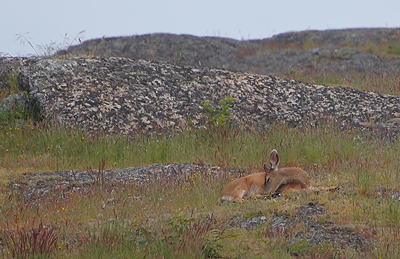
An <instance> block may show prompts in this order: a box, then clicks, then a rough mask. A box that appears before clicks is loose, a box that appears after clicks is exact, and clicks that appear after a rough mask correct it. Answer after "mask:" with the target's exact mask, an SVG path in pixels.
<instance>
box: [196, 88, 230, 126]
mask: <svg viewBox="0 0 400 259" xmlns="http://www.w3.org/2000/svg"><path fill="white" fill-rule="evenodd" d="M234 101H235V98H232V97H231V96H229V95H228V96H227V97H226V98H224V99H223V100H220V101H218V104H219V106H220V108H216V106H218V105H216V104H215V103H214V102H211V101H204V102H203V104H202V106H203V107H204V109H205V110H206V113H204V116H206V117H207V118H208V119H209V121H210V122H211V123H212V125H214V126H217V125H222V126H223V125H226V124H227V122H228V121H229V116H230V115H231V112H230V110H229V109H230V108H231V105H232V103H233V102H234Z"/></svg>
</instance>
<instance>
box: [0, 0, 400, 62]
mask: <svg viewBox="0 0 400 259" xmlns="http://www.w3.org/2000/svg"><path fill="white" fill-rule="evenodd" d="M360 27H361V28H370V27H388V28H393V27H400V1H399V0H375V1H372V0H274V1H272V0H246V1H244V0H243V1H237V0H201V1H191V0H141V1H139V0H113V1H110V0H98V1H95V0H68V1H66V0H2V5H1V9H0V56H5V55H9V56H27V55H33V54H35V51H36V52H38V53H39V54H41V53H42V50H41V48H40V47H38V46H37V45H42V46H44V47H45V48H46V46H50V44H51V43H52V42H53V43H55V45H57V46H56V47H58V48H60V47H67V46H68V45H69V44H70V43H71V41H72V40H73V39H74V38H75V37H77V38H80V39H82V40H89V39H94V38H101V37H103V36H105V37H114V36H129V35H140V34H147V33H157V32H163V33H175V34H192V35H197V36H219V37H228V38H234V39H239V40H240V39H245V40H247V39H262V38H268V37H271V36H273V35H275V34H279V33H283V32H288V31H302V30H326V29H342V28H360ZM81 31H84V33H80V32H81ZM18 35H19V36H18ZM21 40H22V43H25V46H24V45H23V44H22V43H21ZM29 43H31V44H32V45H33V47H34V48H32V47H31V46H30V45H29ZM78 43H79V42H78V41H75V42H73V45H76V44H78Z"/></svg>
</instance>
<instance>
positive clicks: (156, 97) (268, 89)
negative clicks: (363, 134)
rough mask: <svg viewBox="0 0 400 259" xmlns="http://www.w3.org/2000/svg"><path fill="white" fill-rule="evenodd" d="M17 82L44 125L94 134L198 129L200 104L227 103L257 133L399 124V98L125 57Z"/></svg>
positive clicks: (40, 66) (47, 69)
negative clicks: (322, 125) (270, 128)
mask: <svg viewBox="0 0 400 259" xmlns="http://www.w3.org/2000/svg"><path fill="white" fill-rule="evenodd" d="M19 79H20V82H21V84H22V85H23V87H24V88H25V89H26V90H27V91H28V92H29V93H30V96H31V98H33V99H35V100H36V101H37V103H38V104H39V106H40V108H41V110H42V114H43V116H44V119H45V120H48V121H52V122H59V123H62V124H66V125H70V124H76V125H81V126H83V127H84V128H85V129H86V130H88V131H90V132H92V133H96V132H105V133H107V134H125V135H134V133H135V132H136V131H138V130H160V129H164V128H169V127H177V126H183V125H186V124H187V123H188V121H190V122H191V123H193V124H195V125H199V124H201V122H202V121H203V120H204V113H205V112H207V111H206V110H205V108H204V107H203V105H202V104H204V102H205V101H211V102H213V103H218V101H220V100H223V99H224V98H226V97H227V96H231V97H232V98H234V99H235V102H233V103H232V105H231V108H230V109H231V119H232V121H233V122H237V123H240V124H247V125H253V126H257V127H261V128H263V127H266V126H267V125H269V124H270V123H271V122H282V123H286V124H289V125H291V126H299V125H316V124H317V123H318V122H319V121H320V120H321V119H325V120H326V119H327V120H331V121H333V122H337V123H340V124H341V125H343V126H355V127H366V126H368V127H370V126H376V125H380V124H382V123H386V124H385V125H389V126H390V130H392V129H398V123H397V122H398V118H400V98H399V97H396V96H391V95H387V94H379V93H373V92H366V91H361V90H356V89H353V88H345V87H330V86H320V85H310V84H304V83H300V82H297V81H294V80H289V79H284V78H278V77H273V76H263V75H251V74H245V73H234V72H229V71H224V70H217V69H208V68H195V67H190V66H175V65H171V64H169V63H163V62H150V61H144V60H131V59H127V58H116V57H114V58H67V59H43V60H40V61H38V62H36V63H35V64H33V65H31V66H29V67H28V68H26V69H25V70H24V71H22V72H21V73H20V77H19ZM387 123H389V124H387ZM390 123H391V124H390Z"/></svg>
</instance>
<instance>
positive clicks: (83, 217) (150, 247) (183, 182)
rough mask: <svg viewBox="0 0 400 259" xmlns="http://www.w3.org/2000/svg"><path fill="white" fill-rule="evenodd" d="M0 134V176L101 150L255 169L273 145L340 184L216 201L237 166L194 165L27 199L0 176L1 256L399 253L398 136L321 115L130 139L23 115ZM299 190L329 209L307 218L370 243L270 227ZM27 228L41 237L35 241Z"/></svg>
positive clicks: (125, 161) (121, 160)
mask: <svg viewBox="0 0 400 259" xmlns="http://www.w3.org/2000/svg"><path fill="white" fill-rule="evenodd" d="M7 133H8V134H7ZM0 140H1V143H2V147H1V150H0V152H1V153H2V157H5V158H6V159H3V160H1V162H0V165H1V168H2V169H1V170H2V171H3V172H4V174H3V176H2V179H3V180H4V181H5V182H7V181H8V180H10V179H12V178H13V177H14V176H15V175H17V174H18V173H19V172H21V171H24V169H28V170H29V171H36V172H38V171H43V170H45V169H46V170H64V169H85V168H88V167H89V166H92V167H93V168H96V167H97V165H99V164H100V163H101V159H103V158H104V157H107V164H108V165H109V166H108V167H111V168H113V167H128V166H135V165H143V164H150V163H154V162H187V163H191V162H192V161H197V162H205V163H207V164H211V165H220V166H223V167H230V168H238V169H239V168H248V172H254V171H257V170H259V169H260V168H261V165H262V163H263V162H264V161H265V160H266V158H267V156H268V154H269V152H270V150H271V149H272V148H276V149H278V150H279V152H280V154H281V157H282V164H283V165H290V166H298V167H302V168H304V169H305V170H307V171H308V172H309V173H310V175H311V177H312V178H313V180H315V181H316V182H317V184H321V185H340V186H341V190H340V191H339V192H337V193H330V192H328V193H320V194H315V193H296V194H290V195H286V196H283V197H279V198H276V199H271V198H267V199H259V200H251V201H246V202H243V203H240V204H227V205H224V206H219V205H217V203H216V201H217V197H218V195H219V192H220V190H221V189H222V188H223V186H224V185H225V184H226V183H227V182H229V181H230V179H231V178H235V177H237V176H238V174H234V175H224V174H208V173H205V172H201V171H200V172H193V173H192V174H191V175H181V176H180V177H178V178H176V179H173V180H171V179H167V178H161V179H159V180H150V181H147V182H143V183H136V184H122V183H121V184H115V183H114V184H112V183H109V182H107V181H104V182H99V184H95V185H93V186H92V187H85V188H83V187H82V188H78V189H75V190H71V191H70V192H68V193H67V195H66V197H65V198H60V197H61V195H60V193H58V191H57V190H55V191H54V193H53V195H49V196H47V197H46V198H43V199H41V200H38V201H36V202H28V203H26V204H25V201H24V200H23V197H22V195H21V193H20V191H16V190H14V191H13V190H8V189H7V188H4V187H3V189H2V193H1V195H2V197H3V198H2V199H3V201H4V203H3V204H4V205H3V206H2V207H1V213H2V215H1V216H2V218H3V220H2V223H1V225H0V235H1V238H2V239H3V243H4V247H3V249H2V253H3V257H6V258H8V257H10V258H11V257H18V256H19V254H20V255H21V256H19V257H20V258H22V257H23V256H24V255H27V254H29V255H35V256H36V258H39V257H40V258H82V257H84V258H108V257H111V256H113V257H117V258H127V257H130V258H132V257H133V258H143V257H145V256H146V255H147V256H148V257H150V258H205V257H209V258H216V257H218V256H222V257H225V258H226V257H228V258H261V257H262V258H265V257H267V258H291V257H292V256H293V255H294V254H298V255H299V256H301V257H305V258H308V257H314V258H354V257H359V256H363V257H365V258H379V257H380V256H382V257H383V258H384V257H385V254H388V253H392V254H393V253H394V254H398V248H397V247H398V246H396V245H395V244H396V243H397V242H399V241H398V240H399V239H400V236H399V233H400V216H399V215H400V214H399V210H400V204H399V202H398V200H397V199H393V198H392V196H393V195H395V194H396V191H397V188H398V184H397V183H398V179H399V174H400V173H399V170H398V168H400V162H399V159H398V155H399V152H400V151H399V150H398V143H391V144H390V145H389V144H388V143H386V142H385V141H384V140H382V139H380V138H374V137H366V136H364V135H363V134H360V133H357V132H351V131H347V132H342V131H339V130H337V129H335V128H334V127H331V126H329V125H326V126H324V127H321V128H304V129H291V128H288V127H285V126H278V125H276V126H273V127H271V128H270V129H269V130H265V131H263V132H258V131H253V130H241V129H235V128H229V127H225V128H222V127H216V128H213V129H208V130H200V131H199V130H191V131H190V130H188V131H184V132H181V133H174V132H163V133H162V134H160V133H155V134H154V135H151V136H148V135H146V136H145V135H143V136H140V137H138V138H137V139H135V140H132V139H127V138H124V137H106V136H97V137H90V136H88V135H86V134H85V133H84V132H82V131H80V130H79V129H74V128H70V127H66V128H65V127H49V126H44V125H38V126H32V125H29V124H26V125H25V126H24V127H23V128H15V126H10V125H8V126H7V127H5V126H4V127H3V129H2V134H1V137H0ZM7 149H8V151H7ZM309 202H313V203H315V204H318V205H319V206H323V207H325V208H326V209H327V213H326V214H324V215H322V216H320V217H318V218H316V220H317V222H319V223H318V224H321V225H322V226H324V224H326V222H332V223H333V224H335V225H337V226H346V227H348V228H349V229H351V230H352V231H354V233H356V234H357V233H358V234H360V235H361V234H362V235H363V236H365V238H366V239H368V240H373V241H374V242H372V243H373V245H372V246H371V247H368V248H365V250H359V249H356V248H351V247H350V248H340V247H336V246H329V245H326V244H320V245H318V244H313V243H309V242H307V241H305V240H303V239H301V240H298V241H293V236H294V235H295V234H296V233H299V232H301V231H307V227H306V226H305V225H304V224H300V223H296V224H295V225H293V226H292V227H291V228H290V229H275V230H271V221H272V219H273V218H274V217H275V216H276V215H281V214H284V215H287V216H288V218H293V220H294V219H295V217H296V215H297V214H298V208H299V206H302V205H304V204H307V203H309ZM257 216H264V217H265V218H266V219H267V220H266V223H264V224H261V225H259V226H258V227H256V228H255V229H252V230H248V229H246V228H240V227H238V226H240V224H241V222H242V221H245V220H246V219H252V218H254V217H257ZM35 235H36V236H37V237H38V238H39V239H41V240H42V241H43V242H41V243H37V241H34V236H35ZM291 240H292V241H291ZM17 243H18V244H19V246H16V245H15V244H17ZM21 243H22V244H23V245H21ZM54 244H55V245H54Z"/></svg>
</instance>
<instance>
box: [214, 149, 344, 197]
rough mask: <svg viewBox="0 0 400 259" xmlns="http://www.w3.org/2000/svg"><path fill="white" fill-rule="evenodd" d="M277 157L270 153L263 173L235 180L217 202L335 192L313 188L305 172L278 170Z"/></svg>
mask: <svg viewBox="0 0 400 259" xmlns="http://www.w3.org/2000/svg"><path fill="white" fill-rule="evenodd" d="M279 161H280V159H279V155H278V152H277V151H276V150H275V149H274V150H272V151H271V155H270V164H269V165H267V164H264V172H260V173H253V174H251V175H248V176H245V177H242V178H239V179H236V180H234V181H232V182H230V183H229V184H228V185H226V186H225V188H224V189H223V190H222V192H221V195H220V197H219V202H220V203H222V202H224V201H233V202H239V201H242V200H243V199H250V198H254V197H259V196H262V195H263V194H275V193H287V192H296V191H300V190H303V189H304V190H314V191H323V190H336V189H337V187H314V186H313V182H312V181H311V180H310V177H309V176H308V174H307V172H306V171H304V170H302V169H299V168H294V167H284V168H278V165H279Z"/></svg>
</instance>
